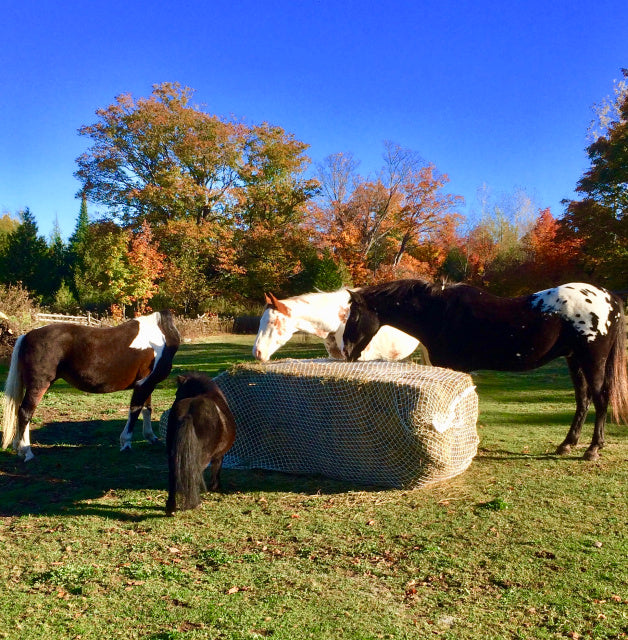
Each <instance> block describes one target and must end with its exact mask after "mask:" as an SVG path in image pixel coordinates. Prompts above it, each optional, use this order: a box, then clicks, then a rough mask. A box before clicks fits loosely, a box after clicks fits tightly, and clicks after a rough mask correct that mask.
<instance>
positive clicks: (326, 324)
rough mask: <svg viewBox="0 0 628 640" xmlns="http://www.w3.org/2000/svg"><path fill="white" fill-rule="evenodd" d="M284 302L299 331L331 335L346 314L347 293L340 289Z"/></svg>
mask: <svg viewBox="0 0 628 640" xmlns="http://www.w3.org/2000/svg"><path fill="white" fill-rule="evenodd" d="M284 302H285V303H286V305H287V306H288V307H289V308H290V311H291V312H292V316H291V317H292V319H293V320H294V321H295V323H296V326H297V328H298V329H299V330H301V331H307V332H311V331H312V330H314V331H318V332H321V333H322V332H326V333H331V332H333V331H336V330H337V329H338V328H339V327H340V325H341V323H342V322H343V320H342V318H343V317H345V313H348V310H349V292H348V291H346V290H345V289H341V290H340V291H334V292H332V293H311V294H306V295H304V296H295V297H294V298H288V299H287V300H284ZM345 319H346V318H345Z"/></svg>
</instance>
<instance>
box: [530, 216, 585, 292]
mask: <svg viewBox="0 0 628 640" xmlns="http://www.w3.org/2000/svg"><path fill="white" fill-rule="evenodd" d="M523 245H524V247H525V250H526V253H527V259H526V264H525V267H524V268H523V269H522V274H523V277H524V278H525V280H526V281H531V282H532V283H533V286H534V288H536V289H545V288H549V287H553V286H556V285H557V284H559V283H561V282H566V281H568V280H572V279H574V278H577V277H578V276H579V275H580V274H579V273H578V266H577V263H578V259H579V256H580V248H581V245H582V240H581V239H580V238H577V237H574V238H564V237H562V236H561V234H560V222H559V220H557V219H556V218H555V217H554V216H553V215H552V212H551V211H550V209H549V208H546V209H542V210H541V211H539V215H538V217H537V220H536V222H535V224H534V226H533V227H532V229H531V230H530V232H529V233H528V234H527V235H526V236H525V238H524V239H523Z"/></svg>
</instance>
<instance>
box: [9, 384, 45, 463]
mask: <svg viewBox="0 0 628 640" xmlns="http://www.w3.org/2000/svg"><path fill="white" fill-rule="evenodd" d="M49 387H50V385H47V386H46V387H44V388H43V389H36V390H33V389H27V390H26V393H25V394H24V399H23V400H22V402H21V403H20V408H19V409H18V412H17V433H16V434H15V438H14V440H13V448H14V449H15V451H16V452H17V455H18V456H19V457H20V458H24V462H28V461H29V460H32V459H33V458H34V457H35V455H34V454H33V452H32V450H31V440H30V424H31V418H32V417H33V413H35V409H36V408H37V405H38V404H39V403H40V402H41V399H42V398H43V397H44V394H45V393H46V391H47V390H48V388H49Z"/></svg>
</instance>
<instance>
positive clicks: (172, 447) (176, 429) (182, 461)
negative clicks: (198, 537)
mask: <svg viewBox="0 0 628 640" xmlns="http://www.w3.org/2000/svg"><path fill="white" fill-rule="evenodd" d="M177 383H178V388H177V394H176V396H175V400H174V404H173V405H172V408H171V409H170V414H169V415H168V431H167V433H166V448H167V449H168V499H167V501H166V513H167V514H168V515H170V516H171V515H174V512H175V511H176V509H177V507H178V508H179V509H194V508H195V507H198V506H199V505H200V503H201V498H200V493H201V491H206V490H207V487H206V485H205V480H204V477H203V473H204V471H205V468H206V467H207V465H208V464H210V463H211V470H210V473H211V481H210V485H209V489H210V490H211V491H218V490H219V489H220V470H221V468H222V460H223V457H224V455H225V453H227V451H229V449H230V448H231V446H232V445H233V442H234V440H235V430H236V426H235V419H234V417H233V414H232V413H231V410H230V409H229V405H228V404H227V400H226V398H225V396H224V395H223V393H222V391H221V390H220V389H219V387H218V385H217V384H216V383H215V382H214V381H213V380H212V379H211V378H209V377H208V376H206V375H205V374H203V373H198V372H194V373H189V374H186V375H182V376H178V377H177ZM177 496H179V498H180V500H179V501H177Z"/></svg>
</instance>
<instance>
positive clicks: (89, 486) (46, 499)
mask: <svg viewBox="0 0 628 640" xmlns="http://www.w3.org/2000/svg"><path fill="white" fill-rule="evenodd" d="M123 426H124V424H123V423H122V422H121V421H120V420H92V421H89V422H54V423H49V424H46V425H44V426H43V427H41V428H37V429H33V430H32V431H31V436H32V441H33V453H34V454H35V458H34V459H33V460H31V461H30V462H27V463H25V462H24V461H23V460H21V459H19V458H18V457H17V456H16V455H15V453H14V452H12V451H0V517H11V516H22V515H41V516H52V515H68V516H72V515H81V516H89V515H96V516H102V517H106V518H113V519H117V520H120V521H127V522H139V521H143V520H148V519H151V518H160V517H165V510H164V507H165V503H166V497H167V486H168V467H167V458H166V447H165V444H164V443H162V442H160V443H158V444H149V443H148V442H146V441H145V440H144V439H143V437H142V435H141V427H140V429H139V430H136V433H135V434H134V440H133V449H132V450H131V451H125V452H120V445H119V435H120V431H121V430H122V427H123ZM221 485H222V493H223V494H232V493H245V492H246V493H248V492H272V491H280V492H289V493H290V492H294V493H310V494H313V493H321V494H330V495H331V494H338V493H346V492H348V491H352V490H359V491H370V490H373V491H381V490H382V487H368V486H364V485H356V484H355V483H350V482H349V483H348V482H341V481H335V480H332V479H328V478H323V477H321V476H296V475H292V474H287V473H279V472H273V471H265V470H240V469H223V470H222V475H221ZM138 492H139V493H138Z"/></svg>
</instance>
